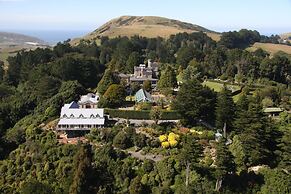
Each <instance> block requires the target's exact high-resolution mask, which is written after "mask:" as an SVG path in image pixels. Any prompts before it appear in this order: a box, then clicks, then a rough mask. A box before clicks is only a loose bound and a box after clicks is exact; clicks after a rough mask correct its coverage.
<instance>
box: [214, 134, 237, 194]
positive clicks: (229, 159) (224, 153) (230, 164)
mask: <svg viewBox="0 0 291 194" xmlns="http://www.w3.org/2000/svg"><path fill="white" fill-rule="evenodd" d="M215 165H216V173H215V175H216V179H217V181H216V186H215V190H216V191H219V190H220V189H221V187H222V182H223V179H224V178H225V177H226V176H227V175H228V174H229V173H231V172H234V171H235V164H234V161H233V156H232V154H231V152H230V151H229V150H228V147H227V146H226V139H225V138H221V139H220V141H219V142H218V143H217V146H216V160H215Z"/></svg>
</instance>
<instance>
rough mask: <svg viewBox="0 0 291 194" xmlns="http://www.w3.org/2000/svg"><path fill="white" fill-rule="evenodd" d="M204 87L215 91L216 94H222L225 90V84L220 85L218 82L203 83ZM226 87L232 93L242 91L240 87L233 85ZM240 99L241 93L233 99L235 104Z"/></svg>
mask: <svg viewBox="0 0 291 194" xmlns="http://www.w3.org/2000/svg"><path fill="white" fill-rule="evenodd" d="M202 85H204V86H207V87H209V88H210V89H213V90H214V91H215V92H220V91H221V90H222V89H223V83H218V82H214V81H204V82H203V83H202ZM226 86H227V88H228V89H230V90H231V91H232V92H235V91H238V90H240V86H238V85H232V84H227V83H226ZM239 97H240V93H239V94H236V95H234V96H233V97H232V98H233V100H234V102H237V100H238V99H239Z"/></svg>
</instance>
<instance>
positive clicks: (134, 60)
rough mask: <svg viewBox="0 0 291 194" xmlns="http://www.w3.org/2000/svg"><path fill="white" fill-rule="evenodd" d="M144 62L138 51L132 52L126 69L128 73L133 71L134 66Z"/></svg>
mask: <svg viewBox="0 0 291 194" xmlns="http://www.w3.org/2000/svg"><path fill="white" fill-rule="evenodd" d="M141 63H142V60H141V55H140V53H138V52H132V53H131V54H130V55H129V56H128V59H127V61H126V67H125V71H126V72H127V73H133V69H134V66H138V65H139V64H141Z"/></svg>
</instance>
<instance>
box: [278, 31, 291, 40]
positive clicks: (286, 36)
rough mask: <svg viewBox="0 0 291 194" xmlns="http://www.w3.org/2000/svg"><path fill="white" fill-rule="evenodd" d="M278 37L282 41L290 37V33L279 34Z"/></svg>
mask: <svg viewBox="0 0 291 194" xmlns="http://www.w3.org/2000/svg"><path fill="white" fill-rule="evenodd" d="M280 37H281V38H282V39H288V38H289V37H291V32H288V33H284V34H280Z"/></svg>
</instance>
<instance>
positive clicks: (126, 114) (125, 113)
mask: <svg viewBox="0 0 291 194" xmlns="http://www.w3.org/2000/svg"><path fill="white" fill-rule="evenodd" d="M105 113H107V114H109V115H110V117H113V118H124V119H150V111H134V110H118V109H108V108H107V109H105ZM180 118H181V116H180V115H179V113H177V112H176V111H162V116H161V119H162V120H177V119H180Z"/></svg>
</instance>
